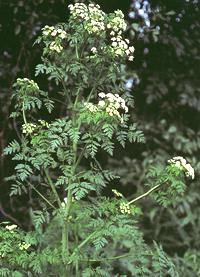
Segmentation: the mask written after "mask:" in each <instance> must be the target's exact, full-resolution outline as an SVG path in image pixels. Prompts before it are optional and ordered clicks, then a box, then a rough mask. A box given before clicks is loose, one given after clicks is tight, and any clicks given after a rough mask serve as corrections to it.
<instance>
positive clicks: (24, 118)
mask: <svg viewBox="0 0 200 277" xmlns="http://www.w3.org/2000/svg"><path fill="white" fill-rule="evenodd" d="M22 115H23V120H24V123H25V124H27V120H26V114H25V110H24V102H23V104H22Z"/></svg>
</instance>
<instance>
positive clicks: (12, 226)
mask: <svg viewBox="0 0 200 277" xmlns="http://www.w3.org/2000/svg"><path fill="white" fill-rule="evenodd" d="M5 228H6V229H7V230H9V231H13V230H14V229H16V228H17V225H16V224H13V225H6V227H5Z"/></svg>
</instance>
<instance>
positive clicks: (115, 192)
mask: <svg viewBox="0 0 200 277" xmlns="http://www.w3.org/2000/svg"><path fill="white" fill-rule="evenodd" d="M112 192H113V193H114V195H115V196H117V197H123V194H122V193H121V192H119V191H117V190H116V189H112Z"/></svg>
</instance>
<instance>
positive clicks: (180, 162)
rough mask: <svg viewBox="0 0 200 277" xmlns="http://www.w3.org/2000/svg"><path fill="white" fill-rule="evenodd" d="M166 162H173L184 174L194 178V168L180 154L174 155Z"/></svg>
mask: <svg viewBox="0 0 200 277" xmlns="http://www.w3.org/2000/svg"><path fill="white" fill-rule="evenodd" d="M168 163H170V164H174V165H175V166H176V167H178V168H180V169H182V170H184V171H185V174H186V176H188V177H191V178H192V179H194V168H193V167H192V166H191V164H189V163H188V162H187V161H186V159H184V158H183V157H181V156H177V157H174V158H172V159H170V160H168Z"/></svg>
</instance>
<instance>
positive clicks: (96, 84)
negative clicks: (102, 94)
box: [86, 67, 103, 102]
mask: <svg viewBox="0 0 200 277" xmlns="http://www.w3.org/2000/svg"><path fill="white" fill-rule="evenodd" d="M102 71H103V67H101V70H100V72H99V75H98V77H97V81H96V83H95V85H94V86H93V88H92V89H91V91H90V94H89V95H88V98H87V101H86V102H89V101H90V98H91V96H92V93H93V92H94V90H95V89H96V88H97V86H98V82H99V79H100V78H101V74H102Z"/></svg>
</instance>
